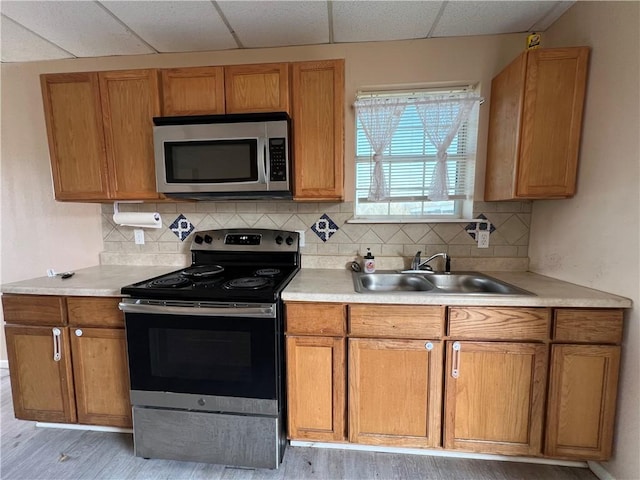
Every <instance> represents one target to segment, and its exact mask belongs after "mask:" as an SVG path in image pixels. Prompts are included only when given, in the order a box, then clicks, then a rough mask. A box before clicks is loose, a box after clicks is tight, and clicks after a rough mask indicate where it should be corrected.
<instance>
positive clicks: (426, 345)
mask: <svg viewBox="0 0 640 480" xmlns="http://www.w3.org/2000/svg"><path fill="white" fill-rule="evenodd" d="M424 348H426V349H427V350H428V351H429V352H430V351H431V350H433V343H431V342H427V343H425V344H424Z"/></svg>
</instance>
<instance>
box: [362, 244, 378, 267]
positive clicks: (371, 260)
mask: <svg viewBox="0 0 640 480" xmlns="http://www.w3.org/2000/svg"><path fill="white" fill-rule="evenodd" d="M364 271H365V273H373V272H375V271H376V261H375V257H374V256H373V255H372V254H371V249H370V248H367V254H366V255H365V256H364Z"/></svg>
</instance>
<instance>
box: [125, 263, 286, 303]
mask: <svg viewBox="0 0 640 480" xmlns="http://www.w3.org/2000/svg"><path fill="white" fill-rule="evenodd" d="M297 270H298V268H297V267H295V266H291V265H275V266H274V265H269V266H268V267H263V268H261V267H256V266H228V265H227V266H225V265H219V264H211V265H195V266H191V267H187V268H183V269H180V270H176V271H175V272H171V273H168V274H165V275H161V276H159V277H155V278H150V279H148V280H143V281H141V282H138V283H134V284H132V285H128V286H126V287H124V288H122V290H121V293H122V294H125V295H130V296H131V297H134V298H155V299H163V300H202V301H221V302H226V301H246V302H274V301H276V300H277V299H278V298H279V295H280V292H281V291H282V289H284V287H285V286H286V285H287V283H289V281H290V280H291V279H292V278H293V276H294V275H295V273H296V272H297Z"/></svg>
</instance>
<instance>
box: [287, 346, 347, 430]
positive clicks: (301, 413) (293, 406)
mask: <svg viewBox="0 0 640 480" xmlns="http://www.w3.org/2000/svg"><path fill="white" fill-rule="evenodd" d="M287 385H288V391H289V395H288V401H289V403H288V411H289V437H290V438H297V439H309V440H319V441H342V440H344V439H345V419H344V417H345V411H344V406H345V345H344V339H343V338H335V337H315V336H310V337H291V336H289V337H287Z"/></svg>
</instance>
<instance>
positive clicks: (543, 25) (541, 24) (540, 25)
mask: <svg viewBox="0 0 640 480" xmlns="http://www.w3.org/2000/svg"><path fill="white" fill-rule="evenodd" d="M574 3H576V2H575V1H571V2H553V4H554V5H553V6H552V7H551V8H550V9H549V11H548V12H547V14H546V15H545V17H544V18H542V19H541V20H540V21H538V22H537V23H536V24H535V25H533V27H531V30H532V31H535V32H543V31H545V30H546V29H547V28H549V27H550V26H551V25H552V24H553V23H554V22H555V21H556V20H558V18H560V17H561V16H562V14H563V13H564V12H566V11H567V10H569V8H570V7H571V6H573V4H574Z"/></svg>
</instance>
